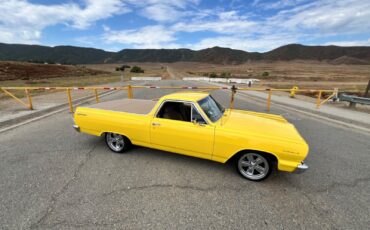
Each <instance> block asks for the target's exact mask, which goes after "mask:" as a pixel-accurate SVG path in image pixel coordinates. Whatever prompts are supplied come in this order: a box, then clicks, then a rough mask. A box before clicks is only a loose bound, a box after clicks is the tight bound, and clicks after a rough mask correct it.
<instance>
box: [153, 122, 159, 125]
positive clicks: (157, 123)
mask: <svg viewBox="0 0 370 230" xmlns="http://www.w3.org/2000/svg"><path fill="white" fill-rule="evenodd" d="M152 125H153V126H160V125H161V123H159V122H153V123H152Z"/></svg>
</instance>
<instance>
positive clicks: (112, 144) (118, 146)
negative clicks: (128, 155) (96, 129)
mask: <svg viewBox="0 0 370 230" xmlns="http://www.w3.org/2000/svg"><path fill="white" fill-rule="evenodd" d="M105 138H106V142H107V145H108V147H109V148H110V149H111V150H113V151H114V152H121V151H122V150H123V149H124V148H125V138H124V137H123V136H122V135H120V134H116V133H107V135H106V137H105Z"/></svg>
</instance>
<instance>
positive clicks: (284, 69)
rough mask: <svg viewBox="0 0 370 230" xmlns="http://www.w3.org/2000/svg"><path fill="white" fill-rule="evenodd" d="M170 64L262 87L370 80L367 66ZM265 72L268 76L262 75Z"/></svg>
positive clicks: (358, 86) (352, 86)
mask: <svg viewBox="0 0 370 230" xmlns="http://www.w3.org/2000/svg"><path fill="white" fill-rule="evenodd" d="M170 66H171V67H172V68H174V69H176V70H177V71H181V72H183V73H185V74H186V75H187V76H192V75H193V76H196V75H200V76H201V75H203V74H206V73H213V72H214V73H217V74H221V73H223V72H225V73H230V74H231V76H232V77H238V78H256V79H259V80H260V81H261V85H262V86H269V87H275V88H291V87H292V86H295V85H298V86H299V87H300V88H325V89H333V88H341V89H348V90H364V89H365V87H366V85H367V82H368V81H369V79H370V65H332V64H328V63H324V62H317V61H292V62H250V63H245V64H242V65H215V64H206V63H190V62H188V63H180V62H179V63H174V64H170ZM264 72H268V73H269V74H268V76H262V74H263V73H264Z"/></svg>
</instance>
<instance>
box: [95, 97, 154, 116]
mask: <svg viewBox="0 0 370 230" xmlns="http://www.w3.org/2000/svg"><path fill="white" fill-rule="evenodd" d="M155 104H157V101H153V100H143V99H119V100H113V101H106V102H101V103H97V104H95V105H91V106H89V107H90V108H96V109H103V110H111V111H117V112H125V113H135V114H144V115H145V114H148V113H149V112H150V111H152V109H153V107H154V106H155Z"/></svg>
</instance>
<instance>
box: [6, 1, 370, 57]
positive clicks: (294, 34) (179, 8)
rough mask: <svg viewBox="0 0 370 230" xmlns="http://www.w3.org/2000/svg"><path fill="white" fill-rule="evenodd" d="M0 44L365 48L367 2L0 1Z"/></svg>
mask: <svg viewBox="0 0 370 230" xmlns="http://www.w3.org/2000/svg"><path fill="white" fill-rule="evenodd" d="M0 15H1V16H0V42H5V43H24V44H42V45H49V46H56V45H75V46H84V47H95V48H101V49H105V50H111V51H118V50H121V49H124V48H190V49H195V50H199V49H203V48H208V47H213V46H222V47H230V48H234V49H241V50H246V51H262V52H263V51H268V50H271V49H274V48H277V47H279V46H281V45H285V44H289V43H301V44H306V45H342V46H356V45H367V46H369V45H370V1H369V0H338V1H335V0H320V1H309V0H275V1H272V0H266V1H263V0H250V1H248V0H229V1H227V0H142V1H139V0H68V1H61V0H50V1H47V0H0Z"/></svg>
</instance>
